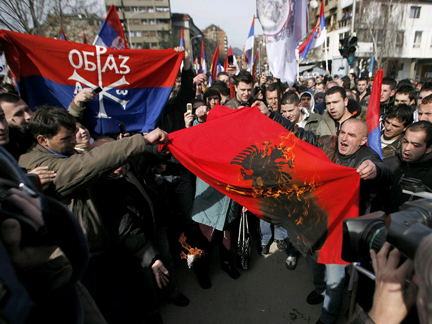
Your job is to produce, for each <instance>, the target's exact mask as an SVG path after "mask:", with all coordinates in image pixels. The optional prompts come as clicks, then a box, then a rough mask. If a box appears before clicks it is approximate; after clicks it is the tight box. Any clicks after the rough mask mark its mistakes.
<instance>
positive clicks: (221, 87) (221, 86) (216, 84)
mask: <svg viewBox="0 0 432 324" xmlns="http://www.w3.org/2000/svg"><path fill="white" fill-rule="evenodd" d="M221 73H222V72H221ZM211 88H213V89H216V90H217V91H219V92H220V93H221V95H224V96H229V95H230V89H229V88H228V86H227V84H226V83H225V82H224V81H222V80H216V81H213V83H212V84H211Z"/></svg>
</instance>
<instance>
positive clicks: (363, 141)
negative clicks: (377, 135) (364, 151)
mask: <svg viewBox="0 0 432 324" xmlns="http://www.w3.org/2000/svg"><path fill="white" fill-rule="evenodd" d="M367 140H368V138H367V137H363V138H362V140H361V142H360V146H362V145H365V144H366V142H367Z"/></svg>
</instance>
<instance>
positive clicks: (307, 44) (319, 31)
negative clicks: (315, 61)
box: [298, 1, 327, 60]
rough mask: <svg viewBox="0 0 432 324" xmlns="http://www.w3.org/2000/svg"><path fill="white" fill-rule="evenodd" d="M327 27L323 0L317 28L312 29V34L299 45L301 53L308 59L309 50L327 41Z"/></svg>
mask: <svg viewBox="0 0 432 324" xmlns="http://www.w3.org/2000/svg"><path fill="white" fill-rule="evenodd" d="M326 35H327V33H326V28H325V17H324V3H323V1H322V2H321V11H320V14H319V17H318V21H317V23H316V25H315V28H314V29H313V31H312V34H310V36H309V37H308V39H307V40H305V41H304V42H303V43H302V44H301V45H300V46H299V47H298V49H299V54H300V56H301V57H302V58H303V60H305V59H306V56H307V55H308V53H309V50H310V49H312V48H315V47H318V46H321V45H322V44H324V42H325V38H326V37H327V36H326Z"/></svg>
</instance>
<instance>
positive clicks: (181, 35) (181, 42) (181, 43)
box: [180, 28, 185, 47]
mask: <svg viewBox="0 0 432 324" xmlns="http://www.w3.org/2000/svg"><path fill="white" fill-rule="evenodd" d="M180 47H185V44H184V37H183V28H182V29H181V33H180Z"/></svg>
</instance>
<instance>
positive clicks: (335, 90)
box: [326, 86, 347, 100]
mask: <svg viewBox="0 0 432 324" xmlns="http://www.w3.org/2000/svg"><path fill="white" fill-rule="evenodd" d="M335 93H340V95H341V96H342V99H344V100H345V98H346V97H347V95H346V91H345V89H344V88H342V87H340V86H335V87H331V88H330V89H328V90H327V91H326V96H328V95H332V94H335Z"/></svg>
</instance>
